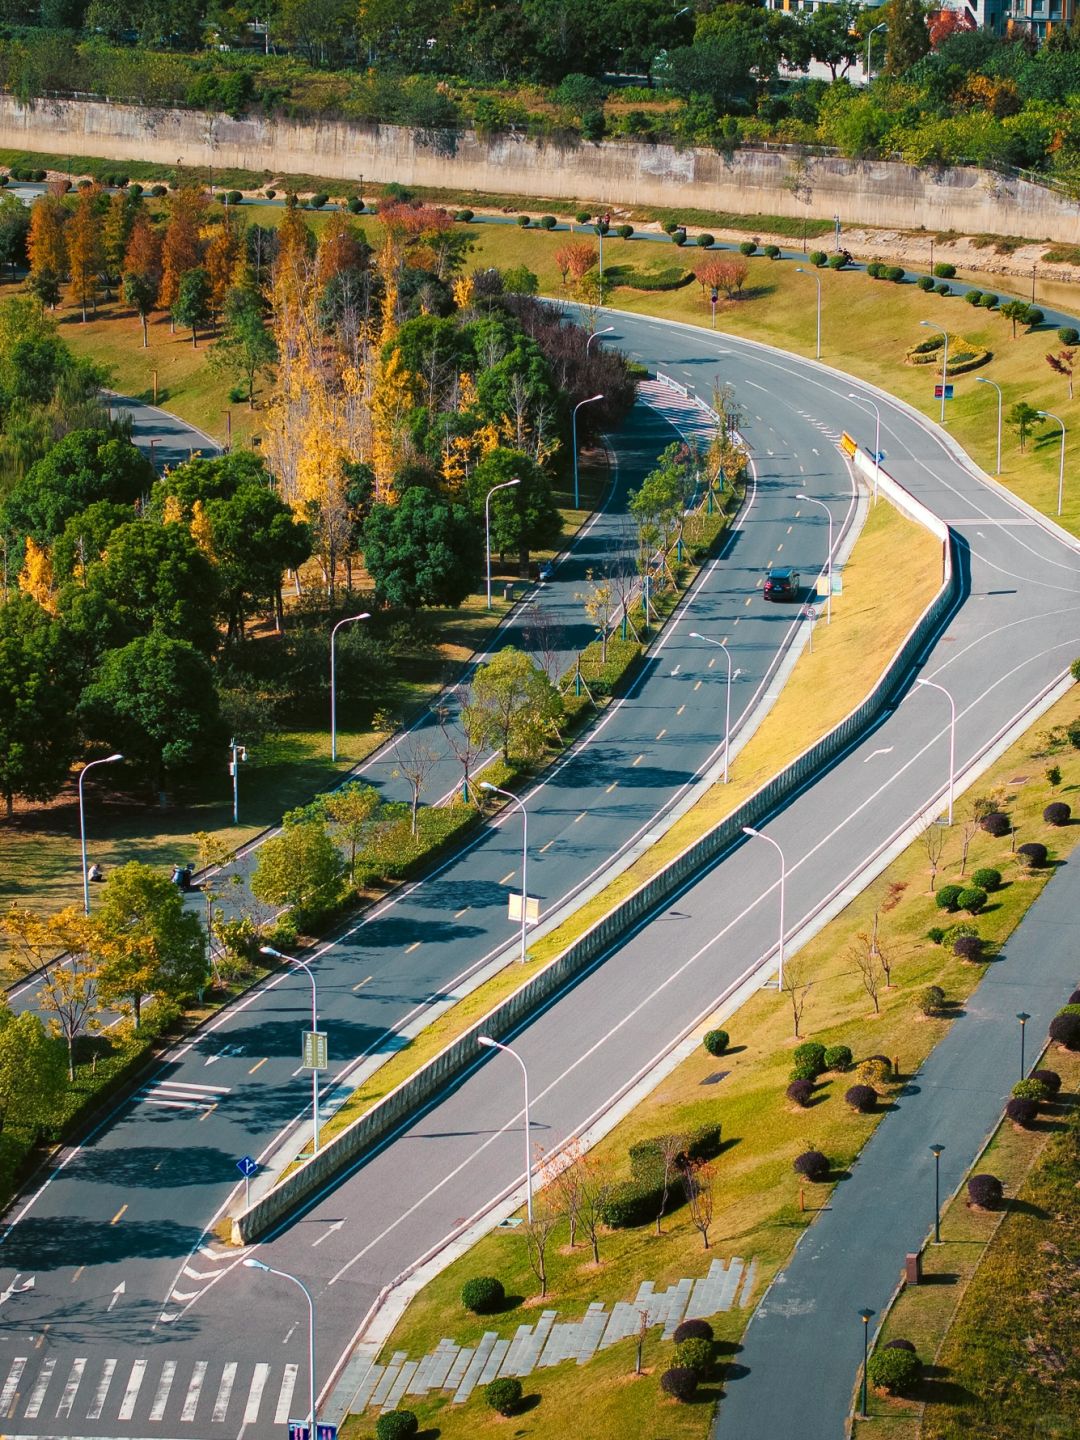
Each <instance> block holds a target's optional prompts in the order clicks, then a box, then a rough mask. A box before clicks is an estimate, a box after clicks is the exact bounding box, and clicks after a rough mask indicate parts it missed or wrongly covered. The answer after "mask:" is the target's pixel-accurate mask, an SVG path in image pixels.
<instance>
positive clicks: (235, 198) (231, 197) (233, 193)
mask: <svg viewBox="0 0 1080 1440" xmlns="http://www.w3.org/2000/svg"><path fill="white" fill-rule="evenodd" d="M243 198H244V197H243V195H242V194H241V192H240V191H239V190H230V191H229V192H228V194H227V195H226V196H225V199H226V200H227V201H228V203H229V204H230V205H239V204H240V201H241V200H243Z"/></svg>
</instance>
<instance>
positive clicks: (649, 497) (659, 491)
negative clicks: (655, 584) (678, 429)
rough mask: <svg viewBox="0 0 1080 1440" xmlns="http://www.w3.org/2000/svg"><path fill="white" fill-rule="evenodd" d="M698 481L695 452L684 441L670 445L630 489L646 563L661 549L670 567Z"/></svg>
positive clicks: (662, 555)
mask: <svg viewBox="0 0 1080 1440" xmlns="http://www.w3.org/2000/svg"><path fill="white" fill-rule="evenodd" d="M696 484H697V475H696V464H695V460H694V456H693V454H692V453H691V452H690V450H689V449H688V447H687V446H686V445H685V444H683V443H682V442H681V441H676V442H675V443H674V444H672V445H669V446H668V447H667V449H666V450H664V451H663V453H662V454H661V456H660V463H659V465H657V467H656V469H655V470H651V471H650V472H649V474H648V475H646V477H645V479H644V480H643V481H642V482H641V486H640V488H639V489H637V490H631V492H630V506H629V508H630V513H631V514H632V515H633V516H634V518H635V520H636V521H637V525H638V539H639V546H640V558H641V562H642V564H643V565H644V564H648V563H649V561H650V560H651V558H652V555H653V554H654V552H657V551H658V552H659V554H660V557H661V561H662V563H663V565H664V566H665V567H666V566H667V563H668V560H667V557H668V554H669V552H670V551H671V549H672V547H673V546H674V545H675V544H676V542H677V541H678V540H679V539H680V538H681V536H682V531H683V527H684V525H685V523H686V511H687V507H688V506H689V504H690V501H691V499H692V497H693V494H694V490H695V487H696Z"/></svg>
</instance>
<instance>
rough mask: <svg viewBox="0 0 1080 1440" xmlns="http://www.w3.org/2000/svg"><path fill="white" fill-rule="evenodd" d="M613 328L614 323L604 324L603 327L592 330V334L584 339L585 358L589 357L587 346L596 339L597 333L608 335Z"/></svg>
mask: <svg viewBox="0 0 1080 1440" xmlns="http://www.w3.org/2000/svg"><path fill="white" fill-rule="evenodd" d="M614 329H615V326H614V325H605V326H604V328H603V330H594V331H593V332H592V334H591V335H590V336H589V338H588V339H587V340H586V341H585V358H586V360H587V359H588V358H589V346H590V345H591V344H592V342H593V341H594V340H595V339H596V337H597V336H598V335H610V334H611V332H612V331H613V330H614Z"/></svg>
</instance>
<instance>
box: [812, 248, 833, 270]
mask: <svg viewBox="0 0 1080 1440" xmlns="http://www.w3.org/2000/svg"><path fill="white" fill-rule="evenodd" d="M806 258H807V259H808V260H809V261H810V264H811V265H815V266H816V267H817V268H818V269H819V270H820V269H821V267H822V266H823V265H827V264H828V263H829V257H828V255H826V254H825V251H824V250H811V251H810V254H809V255H808V256H807V257H806Z"/></svg>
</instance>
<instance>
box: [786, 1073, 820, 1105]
mask: <svg viewBox="0 0 1080 1440" xmlns="http://www.w3.org/2000/svg"><path fill="white" fill-rule="evenodd" d="M784 1093H785V1095H786V1096H787V1098H788V1099H789V1100H791V1101H792V1102H793V1103H794V1104H796V1105H801V1106H806V1105H809V1103H810V1100H811V1097H812V1096H813V1093H814V1082H813V1080H809V1079H807V1080H792V1082H791V1084H790V1085H789V1086H788V1087H787V1089H786V1090H785V1092H784Z"/></svg>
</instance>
